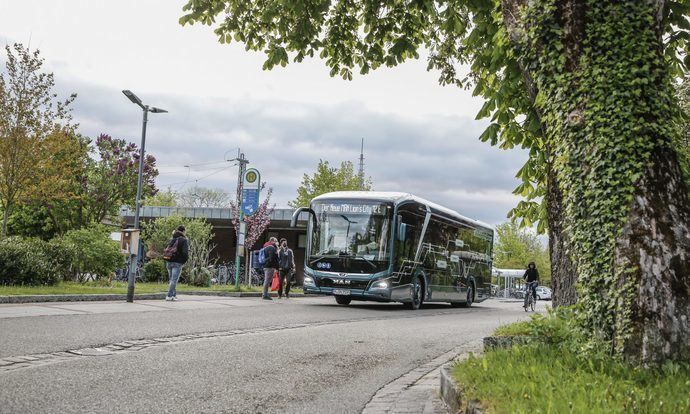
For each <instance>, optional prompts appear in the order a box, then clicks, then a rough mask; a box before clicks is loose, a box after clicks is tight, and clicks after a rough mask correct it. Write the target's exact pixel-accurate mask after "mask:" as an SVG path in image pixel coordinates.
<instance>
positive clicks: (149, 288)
mask: <svg viewBox="0 0 690 414" xmlns="http://www.w3.org/2000/svg"><path fill="white" fill-rule="evenodd" d="M177 290H178V291H180V292H184V291H197V292H199V291H206V292H208V291H210V292H238V291H239V292H260V291H261V288H260V287H258V286H251V287H249V286H247V285H241V286H240V288H239V289H236V288H235V286H232V285H231V286H227V285H213V286H211V287H198V286H191V285H187V284H182V283H179V284H178V285H177ZM167 291H168V284H167V283H137V284H136V286H135V290H134V292H135V293H160V292H167ZM293 291H295V293H301V289H298V290H294V289H293ZM103 293H113V294H124V293H127V283H126V282H112V283H110V284H108V283H107V282H106V281H104V282H100V281H99V282H85V283H77V282H60V283H58V284H56V285H53V286H0V296H27V295H85V294H103Z"/></svg>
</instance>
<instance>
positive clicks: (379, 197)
mask: <svg viewBox="0 0 690 414" xmlns="http://www.w3.org/2000/svg"><path fill="white" fill-rule="evenodd" d="M351 198H357V199H360V200H372V201H390V202H392V203H394V204H396V205H397V204H399V203H402V202H404V201H416V202H418V203H420V204H424V205H426V206H429V207H431V208H432V209H434V210H438V211H439V212H442V213H444V214H447V215H449V216H451V217H454V218H456V219H460V220H465V221H468V222H470V223H472V224H474V225H476V226H480V227H484V228H486V229H489V230H492V231H493V227H491V226H490V225H488V224H486V223H483V222H481V221H479V220H475V219H471V218H469V217H465V216H463V215H462V214H460V213H458V212H457V211H455V210H451V209H449V208H447V207H443V206H441V205H439V204H436V203H433V202H431V201H429V200H425V199H423V198H421V197H417V196H416V195H414V194H410V193H402V192H397V191H334V192H332V193H326V194H321V195H320V196H318V197H314V199H313V200H312V201H321V200H336V199H351Z"/></svg>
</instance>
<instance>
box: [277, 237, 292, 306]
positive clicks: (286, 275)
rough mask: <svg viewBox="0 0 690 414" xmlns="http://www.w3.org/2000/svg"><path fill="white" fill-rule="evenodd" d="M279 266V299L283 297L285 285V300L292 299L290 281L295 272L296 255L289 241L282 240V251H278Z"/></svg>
mask: <svg viewBox="0 0 690 414" xmlns="http://www.w3.org/2000/svg"><path fill="white" fill-rule="evenodd" d="M278 264H279V270H278V272H279V273H280V276H279V277H280V282H279V283H278V297H279V298H282V297H283V285H284V286H285V298H286V299H287V298H289V297H290V279H291V277H292V273H293V272H294V270H295V255H294V253H293V252H292V249H290V248H289V247H288V244H287V240H285V239H280V250H279V251H278Z"/></svg>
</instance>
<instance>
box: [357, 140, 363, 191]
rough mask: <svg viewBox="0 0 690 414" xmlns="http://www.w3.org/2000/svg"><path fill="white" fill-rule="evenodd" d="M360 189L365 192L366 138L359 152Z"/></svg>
mask: <svg viewBox="0 0 690 414" xmlns="http://www.w3.org/2000/svg"><path fill="white" fill-rule="evenodd" d="M358 175H359V189H360V190H362V191H364V138H362V147H361V149H360V151H359V174H358Z"/></svg>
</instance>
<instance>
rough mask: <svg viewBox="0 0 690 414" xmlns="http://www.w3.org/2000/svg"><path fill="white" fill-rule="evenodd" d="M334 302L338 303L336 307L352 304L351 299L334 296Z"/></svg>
mask: <svg viewBox="0 0 690 414" xmlns="http://www.w3.org/2000/svg"><path fill="white" fill-rule="evenodd" d="M335 301H336V302H338V305H349V304H350V302H352V298H351V297H349V296H341V295H336V297H335Z"/></svg>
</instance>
